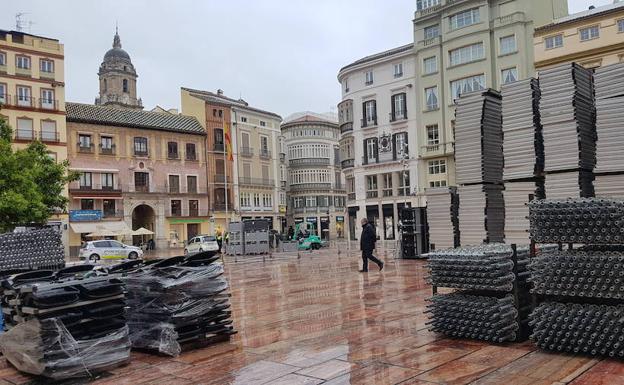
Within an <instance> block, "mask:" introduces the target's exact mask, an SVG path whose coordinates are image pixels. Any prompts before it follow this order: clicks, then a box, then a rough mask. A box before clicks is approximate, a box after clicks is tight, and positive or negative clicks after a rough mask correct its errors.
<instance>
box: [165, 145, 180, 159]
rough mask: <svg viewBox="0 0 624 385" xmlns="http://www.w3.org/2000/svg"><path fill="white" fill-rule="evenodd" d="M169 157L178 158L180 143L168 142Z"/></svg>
mask: <svg viewBox="0 0 624 385" xmlns="http://www.w3.org/2000/svg"><path fill="white" fill-rule="evenodd" d="M167 158H169V159H178V143H177V142H168V143H167Z"/></svg>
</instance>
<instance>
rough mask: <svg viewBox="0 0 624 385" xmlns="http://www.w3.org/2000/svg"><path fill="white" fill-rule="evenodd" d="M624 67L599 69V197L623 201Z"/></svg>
mask: <svg viewBox="0 0 624 385" xmlns="http://www.w3.org/2000/svg"><path fill="white" fill-rule="evenodd" d="M622 79H624V63H618V64H613V65H610V66H606V67H600V68H598V69H596V72H595V73H594V83H595V89H596V133H597V136H598V140H597V142H596V156H597V160H596V168H595V170H594V171H595V173H596V175H595V178H596V181H595V182H594V185H595V188H596V196H601V197H603V196H604V197H611V198H624V136H623V135H622V122H623V121H624V110H622V106H624V86H623V85H622Z"/></svg>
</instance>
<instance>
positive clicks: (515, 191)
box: [503, 180, 543, 245]
mask: <svg viewBox="0 0 624 385" xmlns="http://www.w3.org/2000/svg"><path fill="white" fill-rule="evenodd" d="M503 197H504V199H505V243H507V244H509V245H511V244H514V243H515V244H520V245H526V244H528V243H529V242H530V237H529V207H528V204H529V202H531V201H532V200H533V199H541V198H543V184H541V185H540V181H539V180H529V181H526V182H523V181H517V182H507V183H505V190H504V191H503Z"/></svg>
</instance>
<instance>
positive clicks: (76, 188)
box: [69, 178, 121, 197]
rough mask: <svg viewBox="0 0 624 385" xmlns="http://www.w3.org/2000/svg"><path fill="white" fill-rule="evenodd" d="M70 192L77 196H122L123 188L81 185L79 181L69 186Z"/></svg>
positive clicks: (98, 184)
mask: <svg viewBox="0 0 624 385" xmlns="http://www.w3.org/2000/svg"><path fill="white" fill-rule="evenodd" d="M98 180H99V178H98ZM69 192H70V193H71V194H72V195H75V196H92V195H93V194H96V195H97V196H102V197H107V196H121V188H120V187H119V186H115V185H113V186H109V185H102V184H101V183H91V184H90V185H81V184H80V182H78V181H74V182H71V183H70V184H69Z"/></svg>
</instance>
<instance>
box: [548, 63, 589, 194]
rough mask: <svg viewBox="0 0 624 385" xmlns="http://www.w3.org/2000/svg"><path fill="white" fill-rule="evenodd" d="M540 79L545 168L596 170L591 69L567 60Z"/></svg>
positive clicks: (552, 169) (549, 70)
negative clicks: (569, 62)
mask: <svg viewBox="0 0 624 385" xmlns="http://www.w3.org/2000/svg"><path fill="white" fill-rule="evenodd" d="M539 81H540V88H541V101H540V118H541V123H542V127H543V137H544V157H545V159H544V161H545V162H544V169H545V171H546V172H553V171H563V170H576V169H583V170H588V171H591V170H593V168H594V166H595V164H596V129H595V107H594V86H593V77H592V72H591V70H588V69H585V68H583V67H582V66H580V65H578V64H576V63H572V64H566V65H562V66H559V67H556V68H553V69H548V70H544V71H541V72H540V78H539ZM547 194H548V190H547Z"/></svg>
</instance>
